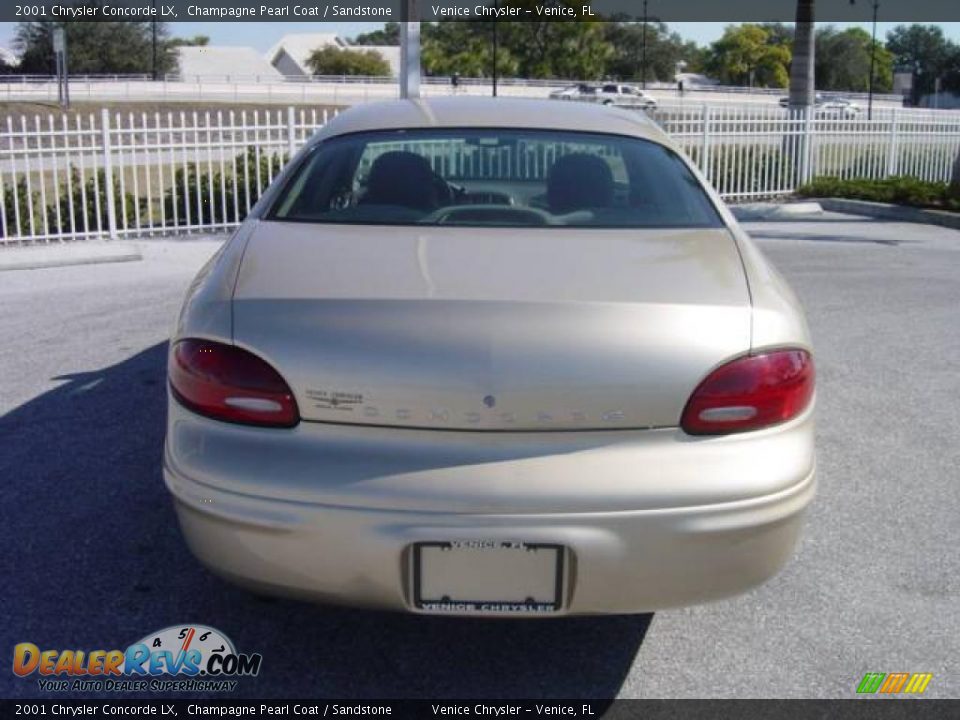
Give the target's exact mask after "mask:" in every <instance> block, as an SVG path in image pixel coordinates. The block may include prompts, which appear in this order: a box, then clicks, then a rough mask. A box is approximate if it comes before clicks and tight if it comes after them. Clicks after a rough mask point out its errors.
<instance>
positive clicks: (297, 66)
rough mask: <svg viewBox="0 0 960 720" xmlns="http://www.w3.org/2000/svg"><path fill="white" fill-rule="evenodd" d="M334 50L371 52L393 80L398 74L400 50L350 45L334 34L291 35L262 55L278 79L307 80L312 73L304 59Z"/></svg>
mask: <svg viewBox="0 0 960 720" xmlns="http://www.w3.org/2000/svg"><path fill="white" fill-rule="evenodd" d="M325 47H335V48H339V49H341V50H347V49H349V50H359V51H364V50H373V51H375V52H377V53H379V54H380V56H381V57H382V58H383V59H384V60H386V61H387V64H388V65H390V73H391V75H393V76H394V77H396V76H397V75H398V74H399V73H400V47H399V46H397V45H369V46H368V45H356V46H353V45H350V44H349V43H348V42H347V41H346V40H344V39H343V38H341V37H340V36H339V35H335V34H333V33H290V34H289V35H284V36H283V37H282V38H280V40H279V42H277V44H276V45H274V46H273V47H272V48H270V49H269V50H268V51H267V54H266V55H265V57H266V60H267V62H269V63H270V65H271V66H272V67H273V68H274V69H275V70H276V71H277V72H278V73H280V74H281V75H286V76H290V77H307V76H309V75H312V74H313V73H312V72H311V71H310V67H309V66H308V65H307V58H309V57H310V54H311V53H312V52H313V51H314V50H321V49H323V48H325Z"/></svg>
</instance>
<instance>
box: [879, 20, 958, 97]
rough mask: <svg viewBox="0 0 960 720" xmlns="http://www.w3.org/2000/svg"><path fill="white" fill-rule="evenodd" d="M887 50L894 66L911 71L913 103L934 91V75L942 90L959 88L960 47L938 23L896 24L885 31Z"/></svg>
mask: <svg viewBox="0 0 960 720" xmlns="http://www.w3.org/2000/svg"><path fill="white" fill-rule="evenodd" d="M887 50H889V51H890V52H891V53H893V57H894V62H895V63H896V64H897V66H900V67H904V68H907V69H909V70H910V72H912V73H913V98H912V100H913V101H914V102H915V103H916V102H917V101H918V100H919V99H920V98H922V97H923V96H924V95H930V94H931V93H933V92H934V89H935V87H936V81H937V78H941V80H942V81H943V89H945V90H960V48H958V47H957V46H956V45H955V44H954V43H952V42H950V41H949V40H947V39H946V38H945V37H944V35H943V30H942V29H941V28H940V27H938V26H937V25H916V24H914V25H898V26H897V27H895V28H894V29H893V30H891V31H890V32H889V33H887Z"/></svg>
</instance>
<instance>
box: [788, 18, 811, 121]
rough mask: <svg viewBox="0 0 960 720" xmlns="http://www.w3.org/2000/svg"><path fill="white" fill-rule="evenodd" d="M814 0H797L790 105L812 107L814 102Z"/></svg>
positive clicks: (791, 65)
mask: <svg viewBox="0 0 960 720" xmlns="http://www.w3.org/2000/svg"><path fill="white" fill-rule="evenodd" d="M814 12H815V11H814V0H797V12H796V22H795V23H794V27H793V61H792V62H791V64H790V107H792V108H798V107H810V106H811V105H813V102H814V92H815V90H814V88H815V87H816V86H815V84H814V83H815V75H814V70H815V59H816V45H815V36H814V29H813V28H814Z"/></svg>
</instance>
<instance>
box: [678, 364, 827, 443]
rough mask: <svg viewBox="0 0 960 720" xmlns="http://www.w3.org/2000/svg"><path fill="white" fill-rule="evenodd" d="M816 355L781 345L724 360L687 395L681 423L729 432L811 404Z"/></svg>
mask: <svg viewBox="0 0 960 720" xmlns="http://www.w3.org/2000/svg"><path fill="white" fill-rule="evenodd" d="M814 375H815V373H814V369H813V358H812V357H810V353H808V352H807V351H806V350H775V351H772V352H767V353H762V354H759V355H749V356H747V357H742V358H739V359H737V360H733V361H731V362H729V363H727V364H726V365H721V366H720V367H718V368H717V369H716V370H714V371H713V372H712V373H710V375H708V376H707V378H706V379H705V380H704V381H703V382H702V383H700V385H699V386H698V387H697V389H696V390H694V391H693V395H691V396H690V399H689V400H688V401H687V407H686V408H685V409H684V411H683V417H682V418H681V420H680V426H681V427H682V428H683V430H684V431H685V432H687V433H689V434H691V435H725V434H727V433H737V432H745V431H747V430H757V429H758V428H763V427H767V426H768V425H776V424H777V423H782V422H786V421H787V420H790V419H792V418H795V417H797V415H799V414H800V413H802V412H803V411H804V410H805V409H806V407H807V406H808V405H809V404H810V399H811V398H812V397H813V387H814Z"/></svg>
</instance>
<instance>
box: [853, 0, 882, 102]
mask: <svg viewBox="0 0 960 720" xmlns="http://www.w3.org/2000/svg"><path fill="white" fill-rule="evenodd" d="M850 4H851V5H856V4H857V0H850ZM870 4H871V5H872V7H873V31H872V32H871V33H870V77H869V78H868V79H867V120H872V119H873V75H874V67H875V66H876V62H877V13H878V12H879V10H880V0H873V1H872V2H871V3H870Z"/></svg>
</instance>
